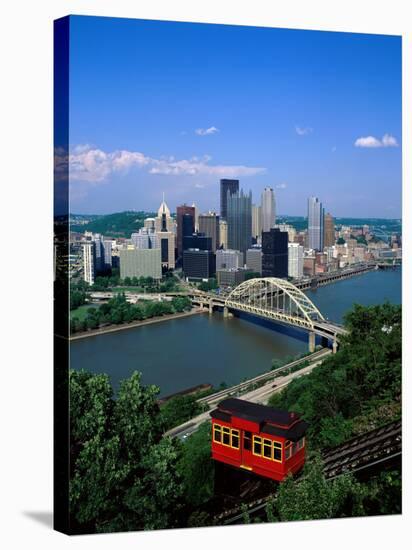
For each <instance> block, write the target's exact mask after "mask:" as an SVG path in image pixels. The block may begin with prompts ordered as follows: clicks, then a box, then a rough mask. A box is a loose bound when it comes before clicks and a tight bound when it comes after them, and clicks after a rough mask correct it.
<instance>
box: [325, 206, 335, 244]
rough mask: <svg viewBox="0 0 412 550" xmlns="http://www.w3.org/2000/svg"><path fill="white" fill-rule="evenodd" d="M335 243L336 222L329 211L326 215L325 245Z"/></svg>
mask: <svg viewBox="0 0 412 550" xmlns="http://www.w3.org/2000/svg"><path fill="white" fill-rule="evenodd" d="M334 244H335V222H334V219H333V217H332V216H331V215H330V214H329V213H328V214H326V215H325V228H324V238H323V246H325V247H326V246H333V245H334Z"/></svg>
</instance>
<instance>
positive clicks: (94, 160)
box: [55, 145, 266, 184]
mask: <svg viewBox="0 0 412 550" xmlns="http://www.w3.org/2000/svg"><path fill="white" fill-rule="evenodd" d="M55 157H56V159H55V163H56V165H57V166H58V167H60V169H61V170H63V168H64V166H65V163H67V155H64V154H62V153H60V154H59V152H56V155H55ZM68 160H69V170H70V181H72V182H73V181H83V182H89V183H92V184H94V183H99V182H102V181H104V180H106V179H107V178H108V177H109V176H110V175H111V174H113V173H126V172H127V171H128V170H130V169H131V168H133V167H137V168H141V169H145V170H147V172H148V173H149V174H163V175H177V176H199V175H202V176H219V177H228V178H231V177H236V176H254V175H257V174H262V173H264V172H265V171H266V169H265V168H262V167H254V166H243V165H219V164H217V165H216V164H215V165H214V164H210V161H211V157H209V156H207V155H205V156H203V157H201V158H200V157H192V158H190V159H183V160H176V159H175V158H174V157H173V156H169V157H161V158H158V159H156V158H151V157H148V156H146V155H144V154H143V153H141V152H138V151H126V150H119V151H113V152H111V153H107V152H105V151H102V150H101V149H98V148H93V147H91V146H86V145H85V146H76V147H74V148H73V150H72V152H71V153H70V154H69V159H68Z"/></svg>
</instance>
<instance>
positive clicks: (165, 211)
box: [148, 193, 174, 232]
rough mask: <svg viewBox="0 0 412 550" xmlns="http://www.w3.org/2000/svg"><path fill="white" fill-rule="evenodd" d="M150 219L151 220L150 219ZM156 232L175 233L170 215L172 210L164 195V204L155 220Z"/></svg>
mask: <svg viewBox="0 0 412 550" xmlns="http://www.w3.org/2000/svg"><path fill="white" fill-rule="evenodd" d="M148 219H149V218H148ZM155 230H156V231H165V230H166V231H172V232H173V231H174V221H173V218H172V216H171V215H170V209H169V207H168V206H167V204H166V201H165V194H164V193H163V198H162V202H161V204H160V206H159V209H158V211H157V216H156V218H155Z"/></svg>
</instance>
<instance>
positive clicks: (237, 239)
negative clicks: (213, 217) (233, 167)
mask: <svg viewBox="0 0 412 550" xmlns="http://www.w3.org/2000/svg"><path fill="white" fill-rule="evenodd" d="M251 244H252V193H251V192H249V194H247V195H246V194H245V193H244V192H243V190H242V191H240V193H239V192H237V193H235V194H233V195H229V194H228V196H227V245H228V248H230V249H232V250H239V251H240V252H242V253H243V258H245V254H246V250H247V249H248V248H250V246H251ZM243 261H244V260H243Z"/></svg>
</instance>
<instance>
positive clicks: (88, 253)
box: [82, 241, 96, 285]
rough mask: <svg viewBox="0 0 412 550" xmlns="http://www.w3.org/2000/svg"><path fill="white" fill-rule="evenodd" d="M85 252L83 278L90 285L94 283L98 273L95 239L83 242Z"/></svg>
mask: <svg viewBox="0 0 412 550" xmlns="http://www.w3.org/2000/svg"><path fill="white" fill-rule="evenodd" d="M82 252H83V279H84V280H85V281H86V283H89V285H92V284H94V278H95V275H96V264H95V262H96V245H95V242H94V241H86V242H84V243H82Z"/></svg>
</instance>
